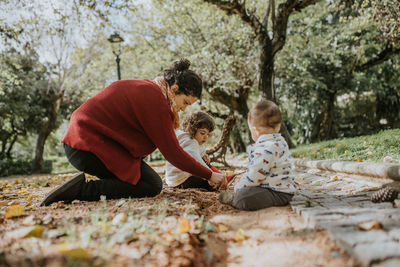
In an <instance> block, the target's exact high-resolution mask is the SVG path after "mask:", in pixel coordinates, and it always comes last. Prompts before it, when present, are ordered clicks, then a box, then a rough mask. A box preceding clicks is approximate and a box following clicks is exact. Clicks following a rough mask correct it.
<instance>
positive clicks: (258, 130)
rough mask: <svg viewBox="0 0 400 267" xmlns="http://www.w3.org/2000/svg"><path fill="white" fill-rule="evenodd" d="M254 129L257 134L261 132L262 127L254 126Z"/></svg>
mask: <svg viewBox="0 0 400 267" xmlns="http://www.w3.org/2000/svg"><path fill="white" fill-rule="evenodd" d="M254 129H255V130H256V133H257V135H260V134H261V129H260V128H258V127H256V126H254Z"/></svg>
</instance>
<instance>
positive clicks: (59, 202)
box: [56, 201, 64, 209]
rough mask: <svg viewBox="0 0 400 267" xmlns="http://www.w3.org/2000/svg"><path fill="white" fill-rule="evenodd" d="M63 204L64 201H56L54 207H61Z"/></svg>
mask: <svg viewBox="0 0 400 267" xmlns="http://www.w3.org/2000/svg"><path fill="white" fill-rule="evenodd" d="M63 204H64V201H57V203H56V209H58V208H61V207H62V205H63Z"/></svg>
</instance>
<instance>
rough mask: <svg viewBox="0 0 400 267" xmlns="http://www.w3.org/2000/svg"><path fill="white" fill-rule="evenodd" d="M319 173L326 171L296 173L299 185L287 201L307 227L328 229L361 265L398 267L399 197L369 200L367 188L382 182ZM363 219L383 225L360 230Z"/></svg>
mask: <svg viewBox="0 0 400 267" xmlns="http://www.w3.org/2000/svg"><path fill="white" fill-rule="evenodd" d="M321 175H327V174H326V173H325V174H321V172H319V171H318V170H307V173H301V172H299V173H298V177H302V178H301V179H299V180H298V181H299V183H300V188H302V189H301V190H299V194H298V196H297V197H295V198H293V201H292V202H291V203H290V204H291V206H292V208H293V210H295V211H296V212H297V213H298V214H300V215H301V216H302V217H303V218H304V220H305V222H306V223H307V225H308V227H313V228H317V229H326V230H328V231H330V232H331V234H332V236H333V237H334V238H335V239H336V241H337V244H338V245H339V246H340V247H342V248H343V249H345V250H346V251H347V252H348V253H349V254H350V255H351V256H352V257H354V258H355V260H357V261H359V262H360V263H361V265H362V266H370V265H371V264H374V266H379V267H382V266H386V267H389V266H396V267H399V266H400V263H399V260H400V243H399V240H400V208H399V207H400V200H398V201H397V200H396V202H395V203H394V204H392V203H389V202H384V203H373V202H371V200H370V196H371V194H372V193H373V192H370V191H369V190H370V189H371V188H375V187H380V186H381V185H382V184H379V183H378V182H372V181H370V182H369V181H365V180H361V179H358V180H355V179H352V178H348V177H345V176H341V175H340V176H339V175H337V176H338V178H339V180H338V181H334V180H332V179H331V177H333V176H332V175H331V176H330V177H324V176H321ZM364 190H365V191H366V192H364ZM308 205H310V206H308ZM367 221H379V222H380V223H382V225H383V229H382V230H370V231H362V230H360V229H359V227H358V225H359V224H360V223H363V222H367Z"/></svg>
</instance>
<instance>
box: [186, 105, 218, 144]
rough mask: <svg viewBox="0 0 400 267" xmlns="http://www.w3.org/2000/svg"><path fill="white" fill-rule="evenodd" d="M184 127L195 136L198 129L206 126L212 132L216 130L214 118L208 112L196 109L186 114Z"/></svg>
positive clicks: (191, 135)
mask: <svg viewBox="0 0 400 267" xmlns="http://www.w3.org/2000/svg"><path fill="white" fill-rule="evenodd" d="M182 128H183V130H184V131H185V132H187V133H189V135H190V137H192V138H193V137H194V136H195V135H196V132H197V130H198V129H202V128H206V129H208V131H209V132H210V133H211V132H212V131H214V129H215V123H214V119H213V118H212V117H211V116H210V115H209V114H208V113H206V112H203V111H195V112H192V113H190V114H188V115H186V116H185V118H184V119H183V122H182Z"/></svg>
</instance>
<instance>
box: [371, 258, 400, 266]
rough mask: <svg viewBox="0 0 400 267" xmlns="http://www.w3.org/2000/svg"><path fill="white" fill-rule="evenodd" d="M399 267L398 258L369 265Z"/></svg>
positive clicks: (399, 261) (399, 260) (399, 259)
mask: <svg viewBox="0 0 400 267" xmlns="http://www.w3.org/2000/svg"><path fill="white" fill-rule="evenodd" d="M399 266H400V258H394V259H388V260H385V261H381V262H379V263H376V264H372V265H371V267H399Z"/></svg>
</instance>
